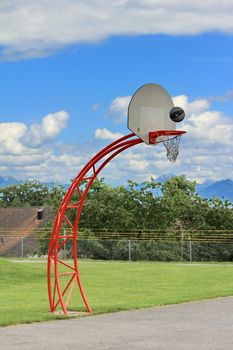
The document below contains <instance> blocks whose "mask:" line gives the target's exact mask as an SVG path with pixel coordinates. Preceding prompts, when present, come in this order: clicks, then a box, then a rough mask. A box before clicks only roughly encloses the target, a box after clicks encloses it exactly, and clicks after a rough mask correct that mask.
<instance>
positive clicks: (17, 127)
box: [0, 111, 69, 156]
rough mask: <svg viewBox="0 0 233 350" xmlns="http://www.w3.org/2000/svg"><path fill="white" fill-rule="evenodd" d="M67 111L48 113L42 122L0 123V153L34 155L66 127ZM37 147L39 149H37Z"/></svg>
mask: <svg viewBox="0 0 233 350" xmlns="http://www.w3.org/2000/svg"><path fill="white" fill-rule="evenodd" d="M68 118H69V116H68V113H67V112H64V111H61V112H57V113H54V114H48V115H47V116H45V117H44V118H43V119H42V123H40V124H39V123H38V124H31V125H30V126H27V125H26V124H24V123H14V122H12V123H0V155H8V156H9V155H35V154H37V153H38V152H41V150H40V149H39V148H40V147H41V146H43V145H44V144H45V143H46V142H48V141H51V140H54V139H56V137H57V136H58V135H59V134H60V132H61V131H62V129H64V128H65V127H66V124H67V121H68ZM38 149H39V150H38Z"/></svg>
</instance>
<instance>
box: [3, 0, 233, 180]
mask: <svg viewBox="0 0 233 350" xmlns="http://www.w3.org/2000/svg"><path fill="white" fill-rule="evenodd" d="M232 14H233V6H232V4H231V1H227V0H224V1H223V2H222V8H221V10H219V8H218V2H217V1H212V5H209V6H205V5H204V4H202V2H201V1H199V0H198V1H190V2H189V4H187V2H184V1H182V0H180V1H177V3H176V6H175V5H174V4H172V3H171V2H170V1H168V0H165V1H164V4H163V7H162V8H161V5H160V2H158V1H156V0H155V1H153V0H145V1H143V0H138V1H122V0H116V1H115V0H114V1H112V2H106V1H105V0H101V1H99V2H98V1H95V0H92V1H74V0H66V1H65V0H56V1H54V2H53V6H51V4H50V2H49V1H47V0H40V1H34V0H32V1H27V0H23V1H21V2H20V4H19V3H18V2H17V1H14V0H12V1H9V2H8V4H7V5H6V4H5V5H2V4H0V26H1V35H0V96H1V107H0V118H1V119H0V171H1V174H2V175H12V176H16V177H20V178H36V179H38V180H43V181H47V180H48V181H50V180H58V181H61V182H67V181H69V179H71V178H72V177H74V176H75V174H76V173H77V172H78V171H79V170H80V168H81V167H82V166H83V165H84V164H85V162H86V161H88V159H89V158H90V157H91V155H93V154H94V153H95V152H97V151H98V150H100V149H101V147H103V146H105V145H106V144H107V143H109V142H110V141H111V139H112V140H113V139H114V138H116V137H117V135H118V134H126V133H128V130H127V123H126V109H127V105H128V102H129V99H130V96H132V94H133V93H134V92H135V90H136V89H137V88H138V87H140V86H141V85H142V84H145V83H148V82H154V83H158V84H161V85H162V86H164V87H165V88H166V89H167V90H168V91H169V93H170V94H171V96H172V97H174V101H175V102H177V103H178V104H180V105H181V106H183V107H184V108H185V109H186V114H187V116H186V119H185V121H184V122H183V126H182V128H184V129H186V130H187V131H188V133H187V135H186V136H185V139H184V140H183V142H182V143H181V153H180V158H179V161H177V163H176V164H175V165H174V164H170V163H169V162H168V161H167V160H166V156H165V153H164V150H163V148H162V147H161V146H159V147H156V148H152V149H151V148H150V147H146V146H142V145H140V147H137V148H135V149H134V150H133V149H132V150H131V151H128V152H126V153H125V154H124V155H122V157H120V158H119V159H117V160H114V162H113V164H112V165H111V167H108V168H107V169H106V170H105V171H104V172H103V176H104V177H105V178H106V180H107V181H108V182H110V183H113V184H116V183H125V182H126V180H127V179H132V180H135V181H144V180H146V179H148V178H149V177H150V176H154V177H157V176H160V175H162V174H164V173H167V172H169V173H175V174H177V175H179V174H186V175H187V177H188V178H190V179H192V180H193V179H195V180H197V181H198V182H203V181H205V180H206V179H211V180H219V179H222V178H231V179H233V172H232V161H233V157H232V152H233V143H232V131H233V112H232V111H233V83H232V81H233V36H232V34H233V27H232V23H233V15H232ZM97 130H98V132H97ZM106 130H107V131H106Z"/></svg>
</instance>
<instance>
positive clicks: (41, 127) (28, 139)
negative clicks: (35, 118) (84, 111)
mask: <svg viewBox="0 0 233 350" xmlns="http://www.w3.org/2000/svg"><path fill="white" fill-rule="evenodd" d="M68 118H69V115H68V113H67V112H65V111H60V112H57V113H54V114H48V115H46V116H45V117H44V118H43V120H42V123H41V124H32V125H31V126H30V128H29V130H28V132H27V134H26V135H25V138H24V142H25V143H26V144H28V145H31V146H32V147H38V146H40V145H42V144H43V143H45V142H47V141H50V140H53V139H55V138H56V137H57V136H58V135H59V134H60V132H61V131H62V129H64V128H65V127H66V124H67V121H68Z"/></svg>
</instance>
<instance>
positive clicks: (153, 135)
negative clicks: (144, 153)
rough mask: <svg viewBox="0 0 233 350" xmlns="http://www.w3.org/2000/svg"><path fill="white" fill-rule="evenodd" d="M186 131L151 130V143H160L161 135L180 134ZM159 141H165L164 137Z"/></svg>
mask: <svg viewBox="0 0 233 350" xmlns="http://www.w3.org/2000/svg"><path fill="white" fill-rule="evenodd" d="M185 133H186V131H183V130H157V131H151V132H149V143H150V144H152V145H153V144H156V143H158V141H157V138H158V137H160V136H171V137H172V136H174V137H175V136H179V135H183V134H185ZM159 142H164V139H162V141H159Z"/></svg>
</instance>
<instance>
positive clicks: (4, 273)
mask: <svg viewBox="0 0 233 350" xmlns="http://www.w3.org/2000/svg"><path fill="white" fill-rule="evenodd" d="M79 266H80V273H81V279H82V282H83V286H84V289H85V292H86V296H87V298H88V301H89V303H90V305H91V306H92V308H93V313H95V314H97V313H105V312H113V311H118V310H128V309H136V308H142V307H151V306H156V305H165V304H175V303H182V302H187V301H193V300H201V299H208V298H215V297H220V296H229V295H233V278H232V275H233V265H229V264H228V265H227V264H199V265H198V264H173V263H156V262H132V263H128V262H109V263H108V262H106V263H101V262H87V261H81V262H80V265H79ZM0 300H1V307H0V325H9V324H16V323H29V322H34V321H45V320H49V319H55V318H61V317H62V316H55V315H52V314H50V313H48V308H49V305H48V298H47V284H46V263H45V262H40V263H35V262H28V263H23V262H21V263H20V261H17V262H10V261H8V260H6V259H0ZM72 300H73V306H75V307H76V308H78V309H79V310H81V311H84V308H83V304H82V302H81V300H80V298H79V295H78V293H77V295H75V293H74V295H73V298H72Z"/></svg>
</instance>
